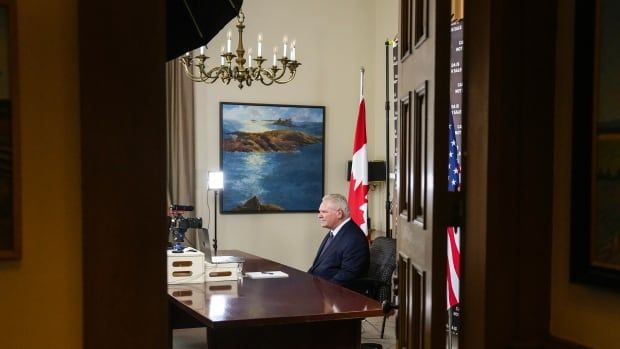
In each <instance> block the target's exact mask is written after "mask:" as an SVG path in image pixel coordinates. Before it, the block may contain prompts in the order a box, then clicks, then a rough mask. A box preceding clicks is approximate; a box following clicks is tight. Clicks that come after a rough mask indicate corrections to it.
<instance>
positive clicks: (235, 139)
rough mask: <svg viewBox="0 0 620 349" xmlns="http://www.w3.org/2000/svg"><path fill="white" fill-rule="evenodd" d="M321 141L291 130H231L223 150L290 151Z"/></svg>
mask: <svg viewBox="0 0 620 349" xmlns="http://www.w3.org/2000/svg"><path fill="white" fill-rule="evenodd" d="M316 143H321V138H319V137H316V136H312V135H309V134H306V133H304V132H301V131H293V130H272V131H265V132H259V133H253V132H241V131H237V132H233V133H232V137H230V138H228V139H225V140H224V142H223V145H222V146H223V150H224V151H227V152H256V153H264V152H290V151H296V150H298V149H299V147H300V146H303V145H309V144H316Z"/></svg>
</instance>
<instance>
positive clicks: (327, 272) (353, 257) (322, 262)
mask: <svg viewBox="0 0 620 349" xmlns="http://www.w3.org/2000/svg"><path fill="white" fill-rule="evenodd" d="M328 236H329V234H327V235H325V238H324V239H323V242H322V243H321V247H319V250H318V252H317V254H316V257H315V258H314V263H312V267H311V268H310V270H308V273H310V274H312V275H316V276H319V277H321V278H323V279H326V280H329V281H332V282H335V283H337V284H340V285H345V286H346V285H347V284H348V283H349V282H350V281H352V280H354V279H357V278H359V277H361V276H363V275H366V272H367V271H368V263H369V262H370V253H369V251H368V240H367V239H366V235H364V232H363V231H362V230H361V229H360V228H359V227H358V226H357V224H355V222H353V220H349V221H348V222H347V223H345V225H343V226H342V228H341V229H340V231H338V234H336V237H334V239H333V240H332V242H331V244H329V246H327V249H326V250H325V252H324V253H323V254H322V255H321V256H320V257H319V254H321V250H322V249H323V245H325V242H326V241H327V237H328Z"/></svg>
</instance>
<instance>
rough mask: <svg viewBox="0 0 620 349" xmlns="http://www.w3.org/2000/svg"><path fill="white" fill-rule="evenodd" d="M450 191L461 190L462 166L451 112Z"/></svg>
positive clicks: (449, 136)
mask: <svg viewBox="0 0 620 349" xmlns="http://www.w3.org/2000/svg"><path fill="white" fill-rule="evenodd" d="M448 141H449V142H450V144H449V145H448V191H460V190H461V166H460V165H459V160H458V157H459V155H460V154H459V147H458V145H457V144H456V131H455V129H454V118H453V117H452V114H450V120H449V122H448Z"/></svg>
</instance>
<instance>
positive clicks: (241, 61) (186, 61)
mask: <svg viewBox="0 0 620 349" xmlns="http://www.w3.org/2000/svg"><path fill="white" fill-rule="evenodd" d="M244 21H245V15H244V14H243V11H240V12H239V15H237V25H236V26H237V29H238V31H239V42H238V43H237V49H236V51H235V52H236V53H237V54H236V55H235V54H234V53H232V50H231V36H232V33H231V32H230V31H229V32H228V40H227V49H226V50H224V47H222V52H221V55H220V57H221V59H220V65H219V66H217V67H214V68H209V67H207V64H206V60H207V59H209V57H207V56H205V54H204V49H205V47H204V46H202V47H200V54H199V55H197V56H196V57H192V56H191V55H190V53H189V52H188V53H186V54H185V56H182V57H181V58H180V61H181V63H182V64H183V68H184V69H185V74H186V75H187V76H188V77H189V78H190V79H192V80H193V81H197V82H205V83H207V84H212V83H214V82H215V81H217V80H221V81H222V83H224V84H225V85H228V84H229V83H230V82H231V81H233V80H234V81H236V82H238V86H239V88H240V89H242V88H243V86H244V84H245V85H246V86H251V85H252V82H253V81H260V82H261V83H262V84H263V85H265V86H270V85H272V84H274V83H276V84H286V83H287V82H290V81H292V80H293V79H294V78H295V74H296V72H297V67H299V66H300V65H301V63H300V62H298V61H297V60H296V59H295V41H293V42H291V44H290V57H289V56H288V55H287V48H288V46H289V45H288V39H287V37H286V36H285V37H284V40H283V43H284V45H283V50H282V51H283V52H282V57H281V58H279V59H278V58H277V53H278V49H277V47H274V49H273V64H272V65H271V67H266V66H265V67H263V64H264V63H265V62H266V61H267V59H265V58H263V56H262V35H261V34H259V35H258V52H257V53H258V55H257V57H256V58H254V59H252V49H251V48H250V49H248V59H247V60H246V59H245V49H244V48H243V28H245V25H244V24H243V22H244ZM233 60H234V64H233ZM252 61H254V62H255V63H254V65H253V64H252ZM246 62H248V66H247V67H246V66H245V63H246ZM277 62H280V66H278V65H277ZM287 70H288V74H287Z"/></svg>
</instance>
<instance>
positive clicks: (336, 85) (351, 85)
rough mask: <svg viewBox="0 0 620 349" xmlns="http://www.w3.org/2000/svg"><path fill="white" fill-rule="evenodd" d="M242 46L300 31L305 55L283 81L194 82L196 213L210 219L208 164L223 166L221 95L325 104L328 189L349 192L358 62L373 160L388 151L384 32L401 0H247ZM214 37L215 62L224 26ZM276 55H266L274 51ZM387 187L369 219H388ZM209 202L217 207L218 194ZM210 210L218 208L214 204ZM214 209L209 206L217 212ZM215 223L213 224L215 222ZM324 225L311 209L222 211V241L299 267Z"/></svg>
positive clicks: (393, 27)
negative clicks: (363, 70) (247, 83)
mask: <svg viewBox="0 0 620 349" xmlns="http://www.w3.org/2000/svg"><path fill="white" fill-rule="evenodd" d="M243 11H244V12H245V15H246V21H245V24H246V28H245V31H244V46H245V47H246V49H247V48H248V47H253V49H254V53H255V54H256V37H257V35H258V33H259V32H262V33H263V56H267V53H271V51H272V48H273V46H276V45H277V46H278V47H279V50H280V51H279V52H280V53H281V50H282V47H281V45H282V36H283V35H284V34H286V35H288V37H289V39H296V40H297V59H298V60H299V61H300V62H302V66H301V67H300V68H299V70H298V75H297V77H296V78H295V80H294V81H293V82H291V83H289V84H286V85H282V86H270V87H265V86H259V85H254V86H252V87H249V88H248V87H246V88H243V89H242V90H240V89H239V88H238V87H236V85H234V83H232V82H231V84H230V85H228V86H223V85H222V84H220V83H216V84H213V85H207V84H202V83H197V84H196V85H195V87H196V102H195V104H196V176H197V188H196V191H197V195H196V197H197V203H196V205H197V214H198V216H201V217H203V218H208V216H209V214H208V211H207V209H208V208H207V191H206V176H207V171H210V170H217V169H219V168H220V165H219V103H220V102H222V101H226V102H245V103H274V104H301V105H322V106H325V107H326V116H325V119H326V120H325V126H326V129H325V192H326V193H332V192H338V193H342V194H345V195H346V193H347V190H348V182H347V181H346V178H345V173H346V170H345V169H346V162H347V160H349V159H350V158H351V153H352V146H353V128H354V125H355V120H356V117H357V107H358V101H359V70H360V67H361V66H364V67H365V68H366V79H365V84H366V87H365V92H366V103H367V107H366V108H367V130H368V131H367V133H368V143H369V159H371V160H372V159H385V126H384V125H385V111H384V102H385V101H384V99H385V90H384V88H385V87H384V85H385V81H384V70H385V65H384V64H385V61H384V50H385V46H384V41H385V39H386V38H387V37H390V38H392V37H393V36H394V34H395V33H396V31H397V23H398V18H397V13H398V3H397V1H396V0H389V1H385V0H383V1H379V0H336V1H334V0H314V1H311V2H293V1H286V0H260V1H259V0H245V1H244V6H243ZM234 24H236V20H233V21H231V23H230V24H229V25H228V26H227V27H226V28H224V29H223V30H222V31H221V32H220V33H219V35H218V36H216V37H215V38H214V39H213V40H212V41H211V43H210V45H209V46H210V47H209V49H208V50H207V55H208V56H210V57H215V58H212V59H211V60H212V61H213V63H212V64H219V50H220V47H221V46H222V45H223V44H224V43H225V36H226V32H227V31H228V30H229V29H231V30H233V33H234V34H233V42H234V43H233V46H236V41H237V39H236V28H235V27H234ZM270 56H271V55H269V57H270ZM384 191H385V187H384V186H382V187H380V188H378V189H377V191H376V192H373V193H371V195H370V196H369V199H370V201H371V204H370V215H371V217H372V219H373V226H374V227H376V228H377V229H383V228H384V227H385V223H384V221H385V218H384V216H385V209H384V201H385V194H384ZM208 198H209V200H208V204H209V205H210V206H211V210H212V209H213V197H212V194H211V193H209V194H208ZM211 212H213V211H211ZM212 215H213V213H211V216H212ZM210 224H211V229H212V223H210ZM324 234H325V231H324V230H322V229H321V228H320V227H319V225H318V223H317V221H316V214H315V213H288V214H249V215H239V214H236V215H219V216H218V244H219V248H220V249H239V250H243V251H247V252H249V253H253V254H257V255H260V256H262V257H266V258H269V259H273V260H276V261H279V262H282V263H285V264H288V265H291V266H294V267H297V268H300V269H302V270H305V269H307V268H308V267H309V265H310V264H311V262H312V259H313V258H314V254H315V252H316V249H317V247H318V245H319V243H320V241H321V239H322V238H323V236H324Z"/></svg>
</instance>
